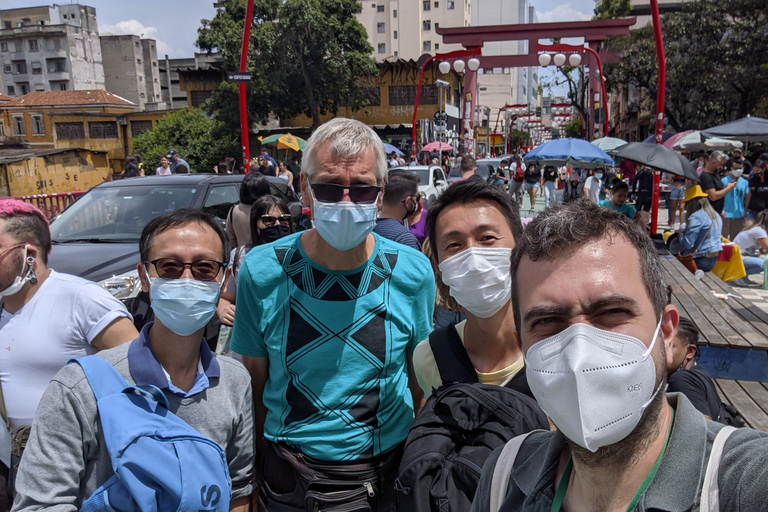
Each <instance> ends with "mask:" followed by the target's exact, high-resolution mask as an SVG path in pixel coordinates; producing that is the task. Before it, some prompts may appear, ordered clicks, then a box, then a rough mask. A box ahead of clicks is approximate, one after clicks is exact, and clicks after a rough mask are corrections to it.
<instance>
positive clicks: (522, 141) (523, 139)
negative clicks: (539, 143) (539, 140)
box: [509, 128, 531, 148]
mask: <svg viewBox="0 0 768 512" xmlns="http://www.w3.org/2000/svg"><path fill="white" fill-rule="evenodd" d="M509 142H510V146H512V147H513V148H516V147H519V146H530V145H531V134H530V133H528V132H524V131H520V130H518V129H517V128H512V129H511V130H510V131H509Z"/></svg>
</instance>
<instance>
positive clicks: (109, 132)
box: [88, 121, 117, 139]
mask: <svg viewBox="0 0 768 512" xmlns="http://www.w3.org/2000/svg"><path fill="white" fill-rule="evenodd" d="M88 137H90V138H92V139H116V138H117V123H114V122H109V121H96V122H91V123H88Z"/></svg>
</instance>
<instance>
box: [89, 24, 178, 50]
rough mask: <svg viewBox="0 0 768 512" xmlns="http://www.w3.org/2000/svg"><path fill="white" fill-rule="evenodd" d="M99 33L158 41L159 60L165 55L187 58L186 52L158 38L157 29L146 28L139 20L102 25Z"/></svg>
mask: <svg viewBox="0 0 768 512" xmlns="http://www.w3.org/2000/svg"><path fill="white" fill-rule="evenodd" d="M99 33H101V34H107V33H109V34H116V35H128V34H132V35H137V36H141V37H142V38H145V39H154V40H155V41H157V58H158V59H162V58H164V57H165V55H168V56H169V57H171V58H174V57H186V56H187V55H186V52H185V51H184V50H179V49H176V48H173V47H171V46H170V45H168V44H167V43H166V42H165V41H163V40H162V39H159V38H158V37H157V34H158V28H157V27H145V26H144V24H142V23H141V22H140V21H138V20H123V21H118V22H117V23H115V24H114V25H102V26H100V27H99Z"/></svg>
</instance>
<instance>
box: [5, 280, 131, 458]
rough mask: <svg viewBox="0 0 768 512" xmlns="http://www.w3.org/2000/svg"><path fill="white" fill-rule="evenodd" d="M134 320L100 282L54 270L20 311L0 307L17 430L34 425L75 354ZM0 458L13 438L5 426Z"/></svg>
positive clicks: (8, 393)
mask: <svg viewBox="0 0 768 512" xmlns="http://www.w3.org/2000/svg"><path fill="white" fill-rule="evenodd" d="M121 317H127V318H131V315H130V314H129V313H128V310H126V309H125V306H124V305H123V303H122V302H120V301H119V300H118V299H116V298H114V297H113V296H112V294H110V293H109V292H108V291H107V290H105V289H104V288H102V287H101V286H99V285H98V284H96V283H94V282H91V281H87V280H85V279H81V278H79V277H76V276H71V275H69V274H60V273H58V272H56V271H53V270H51V273H50V275H49V276H48V278H47V279H46V280H45V281H44V282H43V284H42V285H41V286H40V288H39V289H38V290H37V293H35V295H34V296H33V297H32V300H30V301H29V302H28V303H26V304H25V305H24V307H22V308H21V309H20V310H18V311H17V312H16V313H15V314H13V315H12V314H10V313H9V312H8V311H6V310H5V309H2V310H0V381H1V382H2V386H3V395H4V398H5V407H6V409H7V411H8V419H9V420H10V422H11V428H12V429H13V430H14V431H15V430H16V429H17V428H19V427H22V426H24V425H31V424H32V420H33V419H34V417H35V410H36V409H37V404H38V403H39V402H40V398H41V397H42V396H43V392H44V391H45V388H46V387H48V383H49V382H50V381H51V379H52V378H53V377H54V376H55V375H56V374H57V373H58V371H59V370H61V369H62V368H63V367H64V365H66V364H67V361H69V360H70V359H71V358H73V357H81V356H84V355H88V354H93V353H95V352H97V349H96V348H94V347H92V346H91V344H90V343H91V341H92V340H93V339H94V338H95V337H96V336H97V335H98V334H99V333H100V332H101V331H103V330H104V328H105V327H106V326H108V325H109V324H110V323H112V322H113V321H114V320H115V319H117V318H121ZM0 432H3V434H0V460H2V461H3V463H5V464H6V465H8V463H9V458H10V438H9V437H8V430H7V429H6V428H5V426H4V425H3V427H2V428H0Z"/></svg>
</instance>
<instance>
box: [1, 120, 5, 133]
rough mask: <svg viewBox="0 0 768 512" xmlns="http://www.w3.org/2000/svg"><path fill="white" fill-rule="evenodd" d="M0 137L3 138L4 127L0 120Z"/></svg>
mask: <svg viewBox="0 0 768 512" xmlns="http://www.w3.org/2000/svg"><path fill="white" fill-rule="evenodd" d="M0 137H5V126H3V120H2V119H0Z"/></svg>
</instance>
